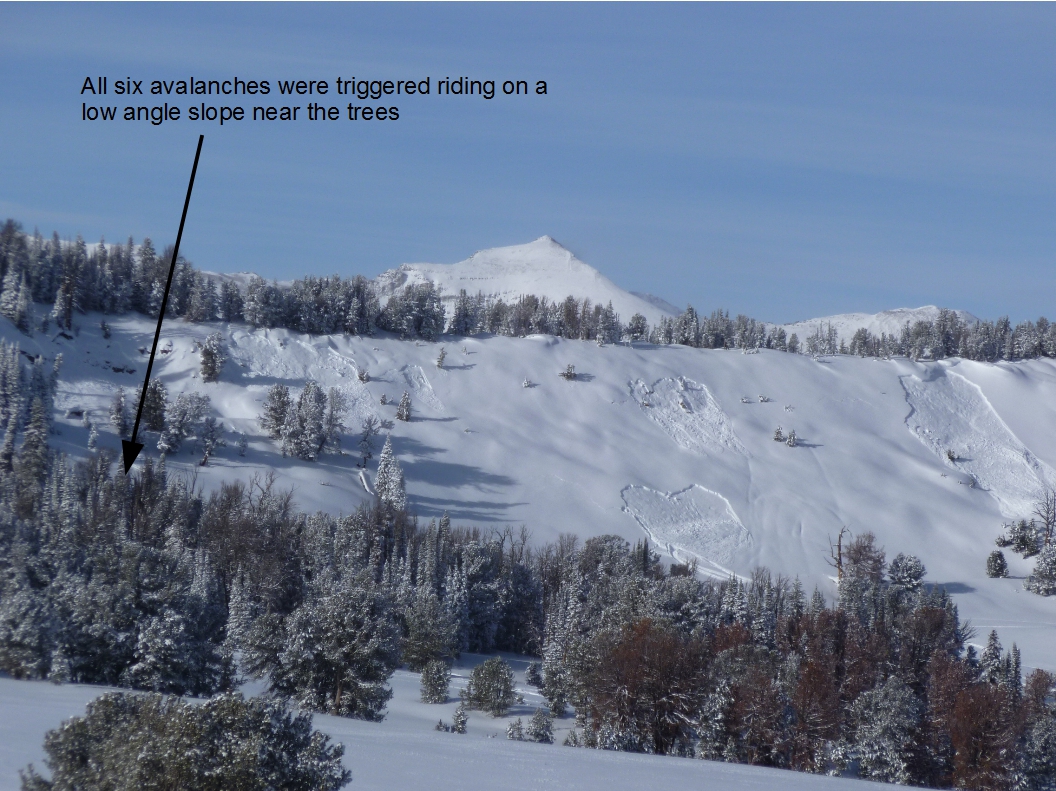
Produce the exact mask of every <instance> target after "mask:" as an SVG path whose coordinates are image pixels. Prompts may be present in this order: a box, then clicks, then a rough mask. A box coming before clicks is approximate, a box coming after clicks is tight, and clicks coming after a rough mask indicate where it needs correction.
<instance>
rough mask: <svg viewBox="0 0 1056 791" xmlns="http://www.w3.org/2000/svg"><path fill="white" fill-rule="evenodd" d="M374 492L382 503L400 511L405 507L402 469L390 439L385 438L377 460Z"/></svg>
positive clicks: (405, 496) (405, 494)
mask: <svg viewBox="0 0 1056 791" xmlns="http://www.w3.org/2000/svg"><path fill="white" fill-rule="evenodd" d="M374 491H375V492H376V493H377V495H378V497H379V498H380V499H381V501H382V502H383V503H385V504H386V505H388V506H390V507H392V508H394V509H395V510H397V511H402V510H403V509H405V508H406V507H407V491H406V487H405V485H404V482H403V469H402V468H401V467H400V463H399V462H398V461H397V460H396V455H395V454H394V453H393V451H392V438H391V437H386V438H385V446H384V447H383V448H382V449H381V458H380V459H379V460H378V474H377V476H375V478H374Z"/></svg>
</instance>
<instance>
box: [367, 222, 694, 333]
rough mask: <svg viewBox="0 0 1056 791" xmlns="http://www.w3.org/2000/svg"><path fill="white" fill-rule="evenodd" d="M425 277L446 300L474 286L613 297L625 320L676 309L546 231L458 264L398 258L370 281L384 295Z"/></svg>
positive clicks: (602, 300)
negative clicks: (618, 279) (627, 285)
mask: <svg viewBox="0 0 1056 791" xmlns="http://www.w3.org/2000/svg"><path fill="white" fill-rule="evenodd" d="M426 281H429V282H432V283H433V284H435V285H437V286H439V287H440V288H442V289H443V292H444V297H445V299H447V300H453V299H454V298H455V296H456V295H457V294H458V292H459V290H460V289H465V290H466V293H467V294H470V295H475V294H476V293H477V292H478V291H479V292H483V293H484V294H485V295H489V296H496V297H502V299H504V300H506V301H507V302H509V301H511V300H516V299H517V298H518V297H520V296H522V295H524V294H535V295H536V296H538V297H546V298H547V299H549V300H551V301H555V302H556V301H560V300H563V299H564V298H565V297H567V296H569V295H571V296H574V297H577V298H579V299H582V298H584V297H587V298H589V299H590V301H591V302H593V303H595V304H602V305H605V304H607V303H608V302H612V306H613V308H615V310H616V312H617V313H618V314H619V315H620V319H621V320H622V321H624V322H627V321H629V320H630V318H631V316H633V315H634V314H635V313H641V314H642V315H643V316H645V317H646V318H647V319H648V320H649V322H650V323H651V324H656V323H657V322H659V321H660V319H661V317H663V316H671V315H675V313H676V312H677V311H676V310H675V309H674V307H673V306H672V305H670V304H669V303H667V302H665V301H664V300H662V299H659V298H658V297H653V296H651V295H638V294H632V293H631V292H629V291H624V290H623V289H622V288H620V287H619V286H617V285H616V284H615V283H613V282H612V281H611V280H609V279H608V278H607V277H605V276H604V275H603V274H601V272H599V271H598V270H597V269H595V268H594V267H592V266H590V265H589V264H586V263H584V262H583V261H580V260H579V259H578V258H576V256H575V255H573V254H572V253H571V252H570V251H569V250H567V249H565V248H564V247H562V246H561V245H560V244H559V243H558V242H556V241H555V240H554V239H552V238H550V237H549V236H540V237H539V238H538V239H536V240H535V241H534V242H529V243H528V244H519V245H513V246H510V247H495V248H492V249H490V250H481V251H479V252H477V253H474V254H473V255H472V256H470V257H469V258H467V259H466V260H465V261H460V262H458V263H457V264H403V265H402V266H399V267H397V268H396V269H390V270H388V271H387V272H383V273H382V274H381V275H379V276H378V278H377V280H376V281H375V282H376V283H377V286H378V292H379V296H381V298H382V300H384V299H385V298H386V297H388V296H390V295H392V294H393V293H395V292H396V291H397V290H398V289H401V288H403V287H404V286H408V285H416V284H419V283H424V282H426Z"/></svg>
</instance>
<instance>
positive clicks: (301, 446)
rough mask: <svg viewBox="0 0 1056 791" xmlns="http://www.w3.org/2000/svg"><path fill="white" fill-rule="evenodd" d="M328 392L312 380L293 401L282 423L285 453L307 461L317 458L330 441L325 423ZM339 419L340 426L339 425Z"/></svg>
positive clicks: (283, 449)
mask: <svg viewBox="0 0 1056 791" xmlns="http://www.w3.org/2000/svg"><path fill="white" fill-rule="evenodd" d="M326 401H327V398H326V393H324V392H323V390H322V388H321V387H319V385H318V384H316V383H315V382H313V381H312V380H311V379H309V380H308V381H307V382H305V384H304V389H303V390H302V391H301V394H300V395H299V396H298V397H297V403H296V404H291V405H290V408H289V409H288V410H287V412H286V421H285V423H284V424H283V426H282V452H283V454H284V455H287V456H294V457H296V458H298V459H305V460H307V461H311V460H314V459H315V458H316V457H317V456H318V455H319V453H320V451H321V450H322V448H323V447H324V445H325V444H326V441H327V429H326V425H325V421H326V416H327V414H326V413H327V409H326V406H327V405H326ZM340 425H341V424H340V419H338V421H337V426H340Z"/></svg>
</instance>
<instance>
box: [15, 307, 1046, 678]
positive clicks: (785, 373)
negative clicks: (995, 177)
mask: <svg viewBox="0 0 1056 791" xmlns="http://www.w3.org/2000/svg"><path fill="white" fill-rule="evenodd" d="M99 319H100V317H99V316H82V317H78V322H79V325H80V332H79V334H77V336H76V337H75V338H73V339H72V340H67V339H64V338H62V337H57V338H56V339H55V340H52V339H51V338H50V337H43V336H41V335H39V334H38V335H36V336H34V337H33V338H27V337H25V336H22V335H19V334H18V333H17V332H16V331H15V330H14V329H13V328H12V327H11V325H10V324H9V323H8V322H6V321H0V335H3V336H4V337H6V338H7V339H8V340H18V341H19V342H20V343H21V344H22V348H23V349H24V350H26V351H27V352H29V353H32V354H38V353H43V354H44V355H45V356H46V357H47V358H51V357H53V356H54V355H55V354H56V353H57V352H62V353H63V354H64V357H65V364H64V367H63V371H62V376H61V380H60V383H59V394H58V399H57V403H56V414H57V418H58V423H57V427H58V430H59V431H60V432H61V434H58V435H57V436H55V437H53V442H54V444H55V445H56V446H57V447H59V448H61V449H62V450H64V451H66V452H68V453H70V454H73V455H75V456H76V455H84V453H85V447H86V443H87V436H88V431H87V429H85V428H84V427H83V426H82V425H81V422H80V419H79V418H73V417H71V418H64V417H63V415H65V413H66V411H67V410H70V409H75V408H79V409H85V410H87V411H88V414H89V415H90V416H91V418H92V419H93V420H94V421H96V423H97V425H99V426H100V430H101V432H102V436H101V440H100V441H101V444H102V445H104V446H109V447H112V448H114V449H117V448H118V440H117V437H116V436H115V435H114V434H113V433H112V430H111V429H110V427H109V423H108V419H107V407H108V404H109V401H110V398H111V394H112V392H113V391H114V389H115V388H116V387H117V386H118V385H123V386H124V387H126V388H130V389H131V388H138V387H140V386H141V385H142V376H143V372H144V370H145V367H146V366H145V364H146V355H145V354H144V353H141V352H140V351H138V349H140V348H145V349H149V346H150V341H151V339H152V336H153V330H154V325H153V322H152V321H150V320H149V319H147V318H144V317H139V316H125V317H119V318H115V317H108V321H109V323H110V325H111V327H112V328H113V337H112V338H111V339H110V340H109V341H106V340H104V339H103V338H102V336H101V333H100V330H99ZM216 331H219V332H221V333H222V335H223V336H224V344H225V346H226V348H227V350H228V353H229V356H230V360H229V362H228V363H227V365H226V367H225V368H224V370H223V373H222V376H221V381H220V382H218V383H215V384H203V383H202V381H201V379H200V378H198V374H197V371H198V368H199V356H198V354H197V353H196V352H195V351H194V341H195V340H204V338H205V337H206V336H207V335H208V334H210V333H212V332H216ZM162 335H163V338H162V346H163V347H164V348H165V349H167V350H168V353H165V354H159V356H158V360H157V362H156V364H155V375H156V376H158V377H160V378H161V379H162V380H163V381H164V382H165V384H166V385H167V387H168V389H169V392H170V394H175V393H178V392H181V391H185V390H196V391H199V392H202V393H206V394H208V395H209V396H210V398H211V399H212V404H213V407H214V408H215V409H216V411H217V412H218V413H219V415H220V416H221V417H222V419H223V422H224V424H225V426H227V427H228V429H229V430H230V431H231V432H234V431H245V432H246V433H247V434H248V435H249V450H248V452H247V455H246V456H245V457H240V456H239V455H238V453H237V450H236V448H235V446H234V441H233V440H234V434H233V433H229V434H228V435H227V438H228V443H229V444H228V447H227V448H222V449H220V451H219V452H218V455H217V456H216V457H215V458H214V460H213V461H212V462H211V464H210V466H209V467H204V468H203V467H198V466H197V464H196V462H197V459H198V457H197V456H196V455H195V454H194V453H193V451H192V450H190V449H188V450H184V451H182V452H181V453H179V454H177V455H174V456H172V457H170V466H171V467H174V468H177V469H180V468H182V469H184V470H185V471H186V472H187V473H188V474H190V473H193V474H195V475H197V481H198V483H199V484H201V485H203V486H206V487H213V486H216V485H217V483H218V482H219V481H220V480H223V479H225V478H231V477H241V478H248V477H249V476H251V475H253V474H257V473H266V472H268V471H274V472H275V473H276V474H277V475H278V478H279V483H280V484H281V485H282V486H289V487H294V488H295V489H296V493H295V496H296V499H297V501H298V502H299V504H300V505H301V507H302V508H305V509H310V510H314V509H326V510H328V511H332V512H348V511H350V510H352V509H354V508H355V507H356V506H357V505H358V504H359V503H361V502H363V501H365V500H366V499H367V498H368V497H369V496H370V495H369V494H368V491H367V488H366V487H367V486H369V485H371V481H372V479H373V474H374V470H375V467H374V465H375V464H376V461H377V459H376V458H375V460H374V461H372V462H371V464H370V466H369V469H368V470H367V471H366V473H365V474H361V471H360V470H358V469H357V468H356V466H355V461H356V455H355V447H356V442H357V439H358V436H357V435H358V427H359V425H360V422H361V421H362V419H363V418H364V417H366V416H367V415H374V416H376V417H378V418H380V419H384V420H389V421H392V420H393V419H394V417H395V406H394V405H392V404H391V403H390V404H389V405H386V406H382V405H381V404H380V403H379V400H380V397H381V396H382V395H383V394H384V395H386V396H388V398H389V400H390V402H392V401H398V400H399V397H400V395H401V394H402V393H403V392H404V391H407V392H409V393H410V395H411V398H412V402H413V410H414V418H413V420H412V421H411V422H409V423H405V422H400V421H394V423H393V427H392V428H391V431H390V433H391V436H392V440H393V446H394V449H395V451H396V454H397V456H398V458H399V461H400V463H401V465H403V468H404V470H405V473H406V478H407V488H408V497H409V502H410V506H411V508H412V509H413V510H414V511H416V512H417V513H418V514H419V516H420V517H421V518H422V519H424V520H429V519H432V518H435V517H438V516H440V515H441V514H442V513H443V512H444V511H448V512H450V514H451V516H452V519H453V520H454V521H455V522H456V523H460V524H476V525H481V526H484V527H490V526H494V527H501V526H503V525H507V524H512V525H520V524H525V525H527V526H528V527H529V528H530V529H531V531H532V532H533V534H534V535H535V537H536V539H537V540H539V541H547V540H553V539H554V538H556V536H557V535H558V534H560V533H562V532H575V533H578V534H580V535H582V536H590V535H599V534H604V533H616V534H619V535H622V536H624V537H625V538H627V539H629V540H631V541H635V540H638V539H640V538H642V537H644V536H649V537H650V538H651V540H652V541H654V542H656V543H657V544H659V545H660V546H661V548H662V549H663V550H664V551H665V553H666V554H667V555H668V556H669V557H678V558H683V559H685V558H692V557H696V558H698V559H699V561H700V563H701V567H702V569H703V570H705V571H706V572H708V573H711V574H715V575H719V576H723V575H726V574H728V573H729V572H731V571H732V572H735V573H737V574H741V575H747V574H750V573H751V571H752V569H753V568H754V567H755V566H757V565H766V566H769V567H771V568H772V569H774V570H775V571H778V572H783V573H786V574H798V575H800V576H801V577H802V578H803V579H804V580H805V584H806V585H807V587H808V590H809V589H810V588H812V587H813V586H815V585H817V586H819V587H820V588H821V589H822V590H823V591H824V592H825V593H826V594H827V595H830V596H831V595H832V594H833V593H834V586H833V583H832V581H831V579H830V574H831V569H830V567H829V566H828V565H827V564H826V557H827V556H828V554H829V544H828V539H829V537H834V536H835V535H836V534H837V533H838V532H839V530H840V528H841V527H842V526H845V525H846V526H848V527H850V529H851V530H853V531H855V532H860V531H864V530H872V531H873V532H874V533H876V535H877V537H878V538H879V541H880V542H881V543H882V544H883V545H885V546H886V548H887V549H888V552H889V556H893V555H894V554H895V553H897V552H906V553H912V554H915V555H918V556H920V557H921V558H922V559H923V561H924V563H925V565H926V566H927V568H928V575H927V580H928V581H929V582H931V583H935V584H942V585H945V586H947V589H948V590H950V591H951V592H952V593H953V594H954V595H955V598H956V601H957V602H958V604H959V606H960V608H961V613H962V616H965V617H968V618H970V619H971V620H972V621H973V623H974V624H975V626H976V627H977V629H978V630H979V632H980V633H981V636H980V638H979V639H980V640H983V639H985V635H986V633H987V632H988V631H989V629H990V628H992V627H998V628H999V629H1000V631H1001V639H1002V641H1003V642H1004V643H1005V645H1010V644H1011V643H1012V642H1016V643H1018V644H1019V645H1020V647H1021V649H1023V657H1024V662H1025V663H1026V664H1027V665H1032V666H1044V667H1047V668H1050V669H1054V670H1056V597H1053V598H1049V599H1044V598H1040V597H1038V596H1035V595H1033V594H1030V593H1027V592H1026V591H1024V590H1023V587H1022V578H1023V576H1024V575H1025V574H1026V573H1028V572H1029V570H1030V568H1031V567H1032V561H1031V562H1028V561H1023V560H1021V559H1020V558H1019V557H1018V556H1016V555H1012V554H1011V553H1008V556H1009V563H1010V566H1011V574H1012V577H1011V578H1009V579H989V578H987V577H986V575H985V560H986V556H987V554H988V553H989V552H990V551H991V550H992V549H993V546H994V544H993V541H994V538H995V536H996V535H997V534H998V532H999V531H1000V529H1001V525H1002V523H1003V522H1007V521H1008V520H1010V519H1013V518H1019V517H1022V516H1029V508H1030V504H1031V502H1032V500H1033V499H1034V498H1036V497H1038V496H1039V495H1040V494H1041V492H1042V491H1043V490H1044V489H1045V488H1046V487H1052V486H1056V362H1054V361H1052V360H1032V361H1028V362H1022V363H999V364H986V363H976V362H966V361H961V360H957V359H951V360H944V361H941V362H931V363H915V362H912V361H910V360H906V359H894V360H876V359H859V358H852V357H845V356H836V357H826V358H821V359H818V360H813V359H811V358H810V357H808V356H804V355H795V354H786V353H783V352H776V351H769V350H763V351H760V352H759V353H754V354H742V353H740V352H735V351H724V350H701V349H691V348H686V347H679V346H669V347H656V346H650V345H648V344H640V345H635V346H634V347H628V346H624V345H617V346H605V347H601V348H599V347H598V346H597V345H596V344H594V343H585V342H580V341H569V340H562V339H559V338H553V337H549V336H533V337H529V338H505V337H477V338H467V339H462V338H445V339H444V340H443V343H442V344H441V343H436V344H425V343H415V342H410V341H400V340H397V339H395V338H382V337H378V338H350V337H343V336H317V337H307V336H303V335H299V334H296V333H292V332H289V331H286V330H251V329H250V328H248V327H247V326H245V325H241V324H233V325H224V324H211V325H201V324H198V325H196V324H189V323H186V322H183V321H182V320H174V321H171V322H167V323H166V324H165V326H164V328H163V331H162ZM170 343H171V347H169V346H168V344H170ZM441 345H445V346H446V348H447V352H448V355H447V361H446V365H445V367H444V369H443V370H439V369H437V368H436V366H435V360H436V357H437V354H438V352H439V349H440V346H441ZM568 364H572V365H574V366H575V369H576V371H577V372H578V374H579V376H578V377H577V378H576V379H575V380H574V381H565V380H564V379H562V378H560V377H558V376H557V373H558V371H561V370H564V368H565V366H566V365H568ZM115 369H116V370H115ZM122 369H123V370H122ZM133 369H134V370H133ZM363 369H366V370H367V371H369V373H370V381H369V382H368V383H366V384H364V383H363V382H361V381H359V379H358V378H357V373H358V372H359V371H360V370H363ZM308 378H311V379H314V380H316V381H318V382H319V383H320V384H321V385H323V386H324V387H338V388H340V389H341V390H342V391H343V392H344V393H345V394H346V396H347V397H348V400H349V403H350V405H351V415H350V417H349V419H348V421H347V424H348V425H349V426H350V428H349V431H348V432H347V433H346V436H345V441H344V446H345V448H346V449H347V450H348V451H349V453H350V455H346V456H335V455H329V456H324V457H323V458H322V459H321V460H320V461H318V462H316V463H309V462H302V461H298V460H295V459H291V458H283V456H282V455H281V453H280V451H279V449H278V447H277V446H276V444H275V443H274V442H273V441H271V440H269V439H267V437H265V436H263V434H262V432H261V431H260V429H259V428H258V426H257V423H256V417H257V415H258V413H259V412H260V409H261V403H262V401H263V399H264V396H265V393H266V391H267V388H268V387H269V386H271V385H273V384H275V383H276V382H281V383H285V384H287V385H289V386H290V387H291V388H293V389H294V391H295V392H296V390H297V389H299V388H300V387H301V386H303V383H304V381H305V380H306V379H308ZM526 378H527V379H529V380H531V382H532V383H533V384H532V386H530V387H523V386H522V384H523V382H524V380H525V379H526ZM760 396H763V397H765V399H766V400H763V399H761V398H760ZM778 426H780V427H782V428H783V430H784V431H786V432H787V431H788V430H789V429H794V430H795V431H796V434H797V435H798V436H799V439H800V444H799V446H798V447H794V448H790V447H787V446H786V445H785V444H783V443H779V442H775V441H774V440H773V434H774V430H775V429H776V428H777V427H778ZM146 442H147V450H146V451H145V453H146V454H155V455H156V453H157V451H156V450H155V449H154V446H155V443H156V437H153V438H152V437H151V435H149V434H148V435H147V439H146ZM379 448H380V446H379ZM947 450H953V451H954V455H955V457H956V461H949V460H948V459H947V457H946V451H947ZM973 483H974V486H973Z"/></svg>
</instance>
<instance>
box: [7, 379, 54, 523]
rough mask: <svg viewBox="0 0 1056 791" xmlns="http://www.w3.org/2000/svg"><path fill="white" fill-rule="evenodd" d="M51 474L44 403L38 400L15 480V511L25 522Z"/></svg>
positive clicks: (36, 400) (20, 454)
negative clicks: (16, 485) (47, 474)
mask: <svg viewBox="0 0 1056 791" xmlns="http://www.w3.org/2000/svg"><path fill="white" fill-rule="evenodd" d="M47 470H48V421H47V416H46V415H45V413H44V402H43V401H41V399H39V398H36V399H34V400H33V407H32V409H31V410H30V418H29V425H28V426H26V431H25V436H24V437H23V439H22V447H21V448H20V449H19V452H18V462H17V464H16V465H15V477H16V479H17V481H18V487H19V492H20V496H19V498H18V502H17V503H16V506H17V508H16V511H17V513H18V514H19V515H20V516H22V517H23V518H25V517H27V516H29V515H30V514H32V513H33V511H34V510H35V508H36V504H37V502H38V501H39V499H40V497H41V495H42V494H43V492H44V482H45V477H46V473H47Z"/></svg>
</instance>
